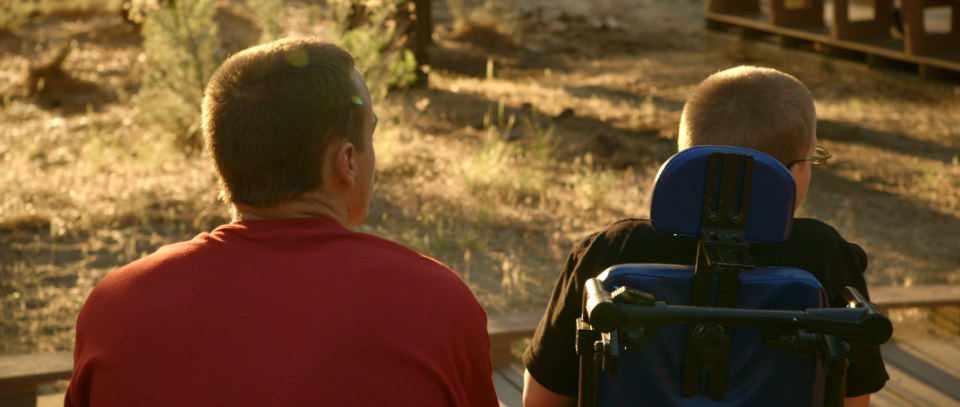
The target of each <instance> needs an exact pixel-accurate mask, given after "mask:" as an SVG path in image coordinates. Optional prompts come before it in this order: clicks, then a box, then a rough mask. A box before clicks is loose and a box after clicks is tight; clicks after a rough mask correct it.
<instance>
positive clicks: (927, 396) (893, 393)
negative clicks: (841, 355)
mask: <svg viewBox="0 0 960 407" xmlns="http://www.w3.org/2000/svg"><path fill="white" fill-rule="evenodd" d="M887 373H889V374H890V381H888V382H887V385H886V386H884V387H883V389H882V390H880V392H879V393H877V395H878V396H880V395H882V396H880V397H878V398H881V399H888V400H891V399H892V400H896V401H898V402H900V403H902V404H899V405H907V406H912V407H930V406H937V407H960V402H957V400H954V399H952V398H950V397H949V396H946V395H944V394H942V393H940V392H939V391H937V389H934V388H931V387H930V386H927V385H926V384H924V383H923V382H921V381H919V380H917V379H915V378H913V377H912V376H911V375H910V374H909V373H906V372H904V371H902V370H900V369H899V368H898V367H897V366H896V365H894V364H889V363H888V364H887ZM872 398H873V397H871V399H872ZM871 401H872V400H871ZM871 404H873V403H871Z"/></svg>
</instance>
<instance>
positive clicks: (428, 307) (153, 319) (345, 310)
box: [66, 38, 498, 407]
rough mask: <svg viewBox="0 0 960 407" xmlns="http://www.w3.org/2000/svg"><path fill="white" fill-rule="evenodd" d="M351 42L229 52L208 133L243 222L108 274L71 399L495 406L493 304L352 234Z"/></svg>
mask: <svg viewBox="0 0 960 407" xmlns="http://www.w3.org/2000/svg"><path fill="white" fill-rule="evenodd" d="M353 64H354V61H353V58H352V57H351V56H350V55H349V54H348V53H347V52H346V51H344V50H342V49H340V48H338V47H336V46H334V45H332V44H329V43H324V42H322V41H319V40H316V39H307V38H298V39H285V40H280V41H276V42H273V43H270V44H265V45H261V46H258V47H254V48H251V49H248V50H245V51H243V52H240V53H238V54H236V55H234V56H232V57H230V58H229V59H228V60H227V61H226V62H224V64H223V66H221V67H220V69H219V70H217V72H216V73H215V74H214V75H213V78H212V79H211V81H210V84H209V85H208V87H207V91H206V97H205V99H204V102H203V133H204V138H205V140H206V146H207V149H208V151H209V152H210V153H211V155H212V157H213V160H214V162H215V164H216V168H217V173H218V175H219V177H220V189H221V197H222V198H223V199H224V200H225V201H226V202H229V203H230V204H232V206H233V208H234V212H235V220H234V221H233V222H232V223H230V224H227V225H223V226H220V227H219V228H217V229H216V230H214V231H213V232H211V233H203V234H200V235H199V236H197V237H196V238H194V239H193V240H191V241H188V242H182V243H178V244H173V245H169V246H166V247H163V248H161V249H160V250H158V251H157V252H156V253H154V254H152V255H149V256H146V257H144V258H142V259H140V260H137V261H135V262H133V263H131V264H129V265H127V266H125V267H122V268H120V269H119V270H116V271H114V272H112V273H110V274H109V275H107V276H106V277H105V278H104V279H103V280H102V281H101V282H100V283H99V284H98V285H97V287H96V288H95V289H94V290H93V292H92V293H91V294H90V297H89V298H88V299H87V302H86V303H85V305H84V307H83V310H82V311H81V312H80V316H79V318H78V321H77V339H76V350H75V368H74V373H73V378H72V380H71V382H70V387H69V389H68V390H67V396H66V405H67V406H139V407H148V406H211V405H229V406H271V405H278V406H279V405H282V406H307V405H310V406H316V405H329V406H337V405H351V406H366V405H371V406H373V405H376V406H383V405H390V406H497V405H498V402H497V398H496V394H495V392H494V388H493V383H492V379H491V373H492V372H491V367H490V360H489V346H490V345H489V339H488V336H487V332H486V313H485V312H484V310H483V309H482V308H481V307H480V305H479V304H478V303H477V301H476V299H475V298H474V297H473V294H472V293H471V292H470V290H469V289H468V288H467V287H466V285H464V284H463V282H462V281H461V280H460V279H459V277H458V276H457V275H456V274H454V273H453V272H452V271H450V269H448V268H447V267H446V266H444V265H443V264H441V263H439V262H437V261H435V260H433V259H430V258H428V257H425V256H422V255H420V254H417V253H415V252H413V251H411V250H409V249H406V248H404V247H402V246H400V245H398V244H395V243H393V242H390V241H387V240H384V239H380V238H377V237H374V236H371V235H366V234H362V233H357V232H352V231H350V230H349V229H347V228H349V227H352V226H357V225H360V224H362V223H363V222H364V221H365V220H366V218H367V212H368V207H369V204H370V199H371V196H372V193H373V183H374V169H375V165H376V159H375V156H374V151H373V144H372V143H373V131H374V128H375V127H376V124H377V119H376V115H375V114H374V112H373V106H372V103H371V100H370V94H369V91H368V89H367V86H366V83H365V82H364V80H363V78H362V77H361V75H360V74H359V72H357V71H356V69H354V66H353Z"/></svg>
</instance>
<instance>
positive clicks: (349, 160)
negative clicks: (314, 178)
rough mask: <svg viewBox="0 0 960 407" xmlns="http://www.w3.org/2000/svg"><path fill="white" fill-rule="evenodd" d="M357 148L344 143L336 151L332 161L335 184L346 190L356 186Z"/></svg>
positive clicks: (347, 142)
mask: <svg viewBox="0 0 960 407" xmlns="http://www.w3.org/2000/svg"><path fill="white" fill-rule="evenodd" d="M357 153H358V152H357V147H356V146H354V145H353V143H351V142H349V141H346V142H344V143H343V144H341V145H340V146H339V147H337V149H336V153H335V155H334V159H333V175H334V177H336V179H337V183H338V184H340V185H343V186H345V187H346V188H347V189H353V187H354V186H356V185H357V160H356V157H357Z"/></svg>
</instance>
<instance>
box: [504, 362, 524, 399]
mask: <svg viewBox="0 0 960 407" xmlns="http://www.w3.org/2000/svg"><path fill="white" fill-rule="evenodd" d="M523 370H524V367H523V365H522V364H520V363H518V362H514V363H511V364H510V365H509V366H506V367H502V368H500V369H498V371H499V372H500V373H501V374H503V377H505V378H506V379H507V380H508V381H510V383H511V384H513V385H514V387H516V388H518V389H520V391H521V392H523Z"/></svg>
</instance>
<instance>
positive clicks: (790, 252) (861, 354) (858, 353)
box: [523, 218, 889, 397]
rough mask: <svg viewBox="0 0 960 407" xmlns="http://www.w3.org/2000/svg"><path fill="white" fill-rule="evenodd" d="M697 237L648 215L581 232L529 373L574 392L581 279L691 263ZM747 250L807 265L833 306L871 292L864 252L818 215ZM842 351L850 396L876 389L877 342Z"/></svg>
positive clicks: (879, 369) (881, 380)
mask: <svg viewBox="0 0 960 407" xmlns="http://www.w3.org/2000/svg"><path fill="white" fill-rule="evenodd" d="M697 243H698V239H697V238H693V237H682V236H674V235H669V234H660V233H656V232H654V231H653V228H652V227H651V226H650V221H649V220H640V219H626V220H622V221H619V222H616V223H614V224H612V225H610V226H608V227H607V228H606V229H604V230H602V231H600V232H597V233H594V234H592V235H590V236H588V237H587V238H585V239H583V240H582V241H581V242H580V243H579V244H577V246H576V247H575V248H574V249H573V250H572V251H571V252H570V256H569V257H568V258H567V262H566V264H564V266H563V269H562V270H561V271H560V277H559V278H558V279H557V285H556V287H554V290H553V295H552V297H551V298H550V304H549V305H548V306H547V312H546V315H544V317H543V320H541V321H540V325H539V326H538V327H537V331H536V333H534V336H533V340H532V341H531V342H530V346H529V347H528V348H527V350H526V352H525V353H524V355H523V362H524V365H525V366H526V368H527V370H528V371H529V372H530V374H531V375H532V376H533V377H534V378H535V379H536V380H537V382H538V383H540V384H541V385H543V387H545V388H547V389H548V390H550V391H553V392H554V393H559V394H563V395H567V396H576V395H577V392H578V387H577V386H578V377H579V363H580V360H579V358H578V357H577V354H576V350H575V342H576V322H575V321H576V319H577V318H578V317H580V311H581V307H582V305H581V303H582V301H583V286H584V283H586V281H587V280H588V279H590V278H593V277H596V276H598V275H599V274H600V273H602V272H603V271H604V270H606V269H607V268H609V267H611V266H614V265H617V264H624V263H663V264H680V265H693V264H694V263H695V262H696V257H697ZM750 253H751V255H752V256H753V259H754V262H755V264H756V265H757V266H779V267H794V268H798V269H801V270H806V271H808V272H810V273H811V274H813V275H814V277H816V278H817V280H818V281H820V284H821V285H822V286H823V288H824V289H825V290H826V292H827V298H829V299H831V306H833V307H844V306H846V304H845V302H844V301H843V299H842V297H840V296H837V295H836V294H838V293H839V292H840V290H842V289H843V288H844V287H846V286H851V287H854V288H856V289H857V290H860V292H861V293H863V295H864V296H866V297H867V298H868V299H869V296H870V294H869V293H867V285H866V282H865V281H864V278H863V271H864V270H866V268H867V255H866V253H865V252H864V251H863V249H862V248H860V246H857V245H856V244H853V243H849V242H847V241H846V240H844V239H843V238H842V237H841V236H840V234H839V233H838V232H837V231H836V229H834V228H833V227H831V226H830V225H827V224H825V223H823V222H820V221H818V220H814V219H800V218H798V219H794V222H793V231H792V232H791V235H790V239H788V240H787V241H786V242H784V243H783V244H780V245H773V244H751V245H750ZM848 357H849V360H850V367H849V369H848V372H847V396H848V397H856V396H860V395H863V394H868V393H874V392H877V391H879V390H880V389H881V388H883V386H884V384H885V383H886V381H887V380H889V376H888V375H887V371H886V368H885V367H884V365H883V359H882V358H881V357H880V347H879V346H864V345H862V344H857V343H851V350H850V353H849V355H848Z"/></svg>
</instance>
